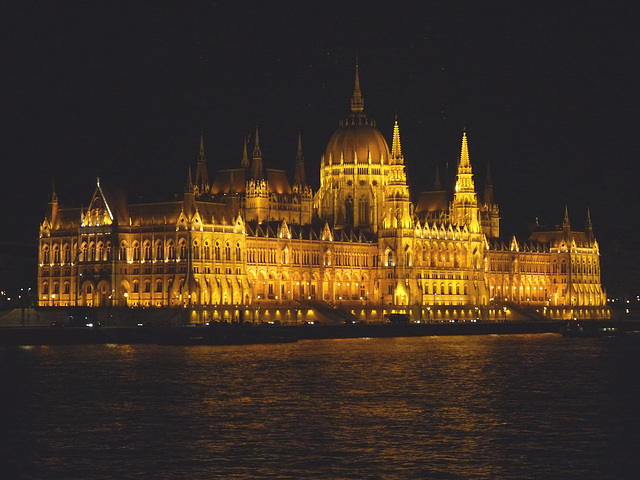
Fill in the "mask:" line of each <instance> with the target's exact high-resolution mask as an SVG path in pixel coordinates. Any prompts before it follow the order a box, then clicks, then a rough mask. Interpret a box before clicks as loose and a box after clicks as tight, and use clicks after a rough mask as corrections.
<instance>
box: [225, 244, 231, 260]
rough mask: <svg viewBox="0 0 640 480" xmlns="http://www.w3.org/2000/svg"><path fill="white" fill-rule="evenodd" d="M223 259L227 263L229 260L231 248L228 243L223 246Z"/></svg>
mask: <svg viewBox="0 0 640 480" xmlns="http://www.w3.org/2000/svg"><path fill="white" fill-rule="evenodd" d="M224 259H225V260H228V261H230V260H231V247H230V246H229V244H228V243H227V244H226V245H225V246H224Z"/></svg>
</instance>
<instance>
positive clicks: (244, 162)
mask: <svg viewBox="0 0 640 480" xmlns="http://www.w3.org/2000/svg"><path fill="white" fill-rule="evenodd" d="M240 166H241V167H242V168H249V155H248V154H247V139H246V137H245V139H244V141H243V142H242V161H241V162H240Z"/></svg>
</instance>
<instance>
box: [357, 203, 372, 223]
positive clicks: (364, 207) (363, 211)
mask: <svg viewBox="0 0 640 480" xmlns="http://www.w3.org/2000/svg"><path fill="white" fill-rule="evenodd" d="M368 206H369V205H368V203H367V199H366V198H365V197H361V198H360V200H359V201H358V223H359V224H360V225H367V224H368V223H369V208H368Z"/></svg>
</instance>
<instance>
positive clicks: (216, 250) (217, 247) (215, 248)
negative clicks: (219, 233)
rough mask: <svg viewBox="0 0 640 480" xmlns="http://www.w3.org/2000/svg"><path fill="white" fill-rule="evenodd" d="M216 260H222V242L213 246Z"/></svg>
mask: <svg viewBox="0 0 640 480" xmlns="http://www.w3.org/2000/svg"><path fill="white" fill-rule="evenodd" d="M213 255H214V260H217V261H218V262H219V261H220V244H219V243H218V242H216V246H215V247H214V248H213Z"/></svg>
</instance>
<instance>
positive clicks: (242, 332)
mask: <svg viewBox="0 0 640 480" xmlns="http://www.w3.org/2000/svg"><path fill="white" fill-rule="evenodd" d="M597 324H598V325H603V326H604V325H605V324H606V326H609V327H614V328H615V329H616V330H617V331H618V332H619V333H625V332H631V331H640V322H636V321H633V322H632V321H628V322H620V321H607V322H601V321H600V322H597ZM564 325H565V322H468V323H464V322H460V323H412V324H384V323H377V324H353V325H299V326H280V325H260V326H254V325H237V324H236V325H233V324H229V325H224V324H223V325H215V326H209V327H144V326H143V327H130V328H129V327H92V328H90V327H25V328H23V327H4V328H0V346H9V345H74V344H106V343H112V344H161V345H242V344H257V343H281V342H295V341H298V340H312V339H328V338H336V339H337V338H360V337H419V336H434V335H436V336H445V335H490V334H497V335H509V334H540V333H558V334H559V333H560V330H561V328H562V327H563V326H564Z"/></svg>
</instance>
